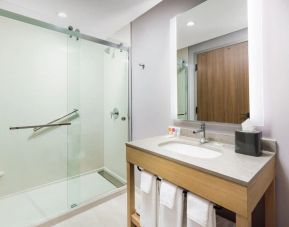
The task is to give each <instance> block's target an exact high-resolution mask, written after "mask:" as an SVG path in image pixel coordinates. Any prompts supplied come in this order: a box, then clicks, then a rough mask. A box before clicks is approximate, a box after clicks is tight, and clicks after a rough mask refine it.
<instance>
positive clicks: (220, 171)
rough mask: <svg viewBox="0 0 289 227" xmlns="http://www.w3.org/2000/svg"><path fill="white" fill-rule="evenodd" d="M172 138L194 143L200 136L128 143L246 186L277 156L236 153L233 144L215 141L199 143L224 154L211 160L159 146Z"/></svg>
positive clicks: (158, 138) (156, 138) (154, 138)
mask: <svg viewBox="0 0 289 227" xmlns="http://www.w3.org/2000/svg"><path fill="white" fill-rule="evenodd" d="M170 141H176V142H181V143H186V144H192V145H196V144H198V143H199V140H198V139H195V138H191V137H184V136H181V137H169V136H158V137H152V138H148V139H143V140H136V141H132V142H129V143H127V146H129V147H132V148H136V149H139V150H142V151H145V152H148V153H151V154H154V155H157V156H161V157H163V158H167V159H169V160H173V161H176V162H178V163H180V164H183V165H186V166H189V167H191V168H194V169H198V170H201V171H203V172H206V173H210V174H212V175H215V176H218V177H221V178H223V179H227V180H230V181H233V182H236V183H238V184H241V185H245V186H247V185H248V184H250V182H251V181H252V180H253V179H254V177H255V176H256V175H257V174H258V173H259V172H260V170H261V169H262V168H263V167H264V166H265V165H266V164H267V163H268V162H269V161H270V160H271V159H272V158H274V156H275V153H274V152H269V151H263V155H262V156H260V157H254V156H248V155H243V154H238V153H235V148H234V145H230V144H224V143H219V142H214V141H212V142H209V143H207V144H203V145H199V146H201V147H205V148H210V149H213V150H216V151H219V152H221V153H222V155H220V156H219V157H216V158H212V159H201V158H195V157H190V156H188V155H182V154H179V153H176V152H171V151H170V152H168V151H166V150H165V149H163V148H162V147H160V146H159V144H162V143H166V142H170Z"/></svg>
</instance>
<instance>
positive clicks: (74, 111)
mask: <svg viewBox="0 0 289 227" xmlns="http://www.w3.org/2000/svg"><path fill="white" fill-rule="evenodd" d="M77 111H78V109H74V110H73V111H72V112H70V113H68V114H66V115H64V116H62V117H60V118H57V119H55V120H53V121H50V122H48V123H47V124H46V125H51V124H53V123H55V122H56V121H60V120H62V119H63V118H66V117H68V116H70V115H72V114H74V113H76V112H77ZM69 125H71V123H69ZM48 127H49V126H48ZM41 128H43V127H41V126H38V127H34V129H33V131H34V132H36V131H38V130H40V129H41Z"/></svg>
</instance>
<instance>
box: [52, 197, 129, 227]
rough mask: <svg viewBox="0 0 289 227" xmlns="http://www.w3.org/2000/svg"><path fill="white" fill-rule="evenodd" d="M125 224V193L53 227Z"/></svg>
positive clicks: (109, 226) (118, 226) (100, 226)
mask: <svg viewBox="0 0 289 227" xmlns="http://www.w3.org/2000/svg"><path fill="white" fill-rule="evenodd" d="M126 223H127V220H126V193H124V194H122V195H120V196H118V197H116V198H113V199H112V200H109V201H107V202H105V203H102V204H100V205H98V206H97V207H95V208H93V209H90V210H88V211H86V212H83V213H81V214H79V215H76V216H74V217H73V218H70V219H68V220H66V221H64V222H61V223H59V224H57V225H55V226H54V227H92V226H98V227H125V226H126Z"/></svg>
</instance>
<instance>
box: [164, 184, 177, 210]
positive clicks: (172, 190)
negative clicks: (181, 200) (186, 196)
mask: <svg viewBox="0 0 289 227" xmlns="http://www.w3.org/2000/svg"><path fill="white" fill-rule="evenodd" d="M176 192H177V186H176V185H173V184H171V183H170V182H167V181H165V180H162V183H161V190H160V204H162V205H164V206H167V207H168V208H169V209H172V208H173V207H174V203H175V198H176Z"/></svg>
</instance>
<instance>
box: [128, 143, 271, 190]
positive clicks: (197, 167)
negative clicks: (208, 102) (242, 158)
mask: <svg viewBox="0 0 289 227" xmlns="http://www.w3.org/2000/svg"><path fill="white" fill-rule="evenodd" d="M126 146H127V147H130V148H133V149H137V150H140V151H143V152H146V153H149V154H153V155H156V156H158V157H161V158H164V159H167V160H170V161H174V162H176V163H178V164H181V165H184V166H187V167H189V168H192V169H195V170H198V171H201V172H203V173H208V174H211V175H213V176H216V177H218V178H221V179H223V180H229V181H231V182H234V183H236V184H239V185H242V186H245V187H248V186H249V185H250V184H251V183H252V182H254V180H255V179H256V177H257V176H258V175H259V174H260V172H261V171H262V170H263V169H264V168H265V167H266V165H267V164H268V163H269V162H270V161H271V160H272V159H273V158H275V156H276V153H275V152H272V153H274V155H272V156H271V157H270V159H269V160H268V161H267V163H266V164H265V165H264V166H263V167H262V168H261V169H260V171H259V172H257V173H256V174H255V175H254V176H253V177H252V179H251V180H250V181H249V182H246V181H242V180H240V179H237V178H234V177H230V176H226V175H223V174H220V173H218V172H215V171H211V170H208V169H206V168H202V167H200V166H196V165H194V164H189V163H186V162H183V161H180V160H177V159H174V158H170V157H168V156H166V155H161V154H159V153H157V152H154V151H151V150H148V149H145V148H141V147H138V146H135V145H133V144H131V143H129V142H128V143H126Z"/></svg>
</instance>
